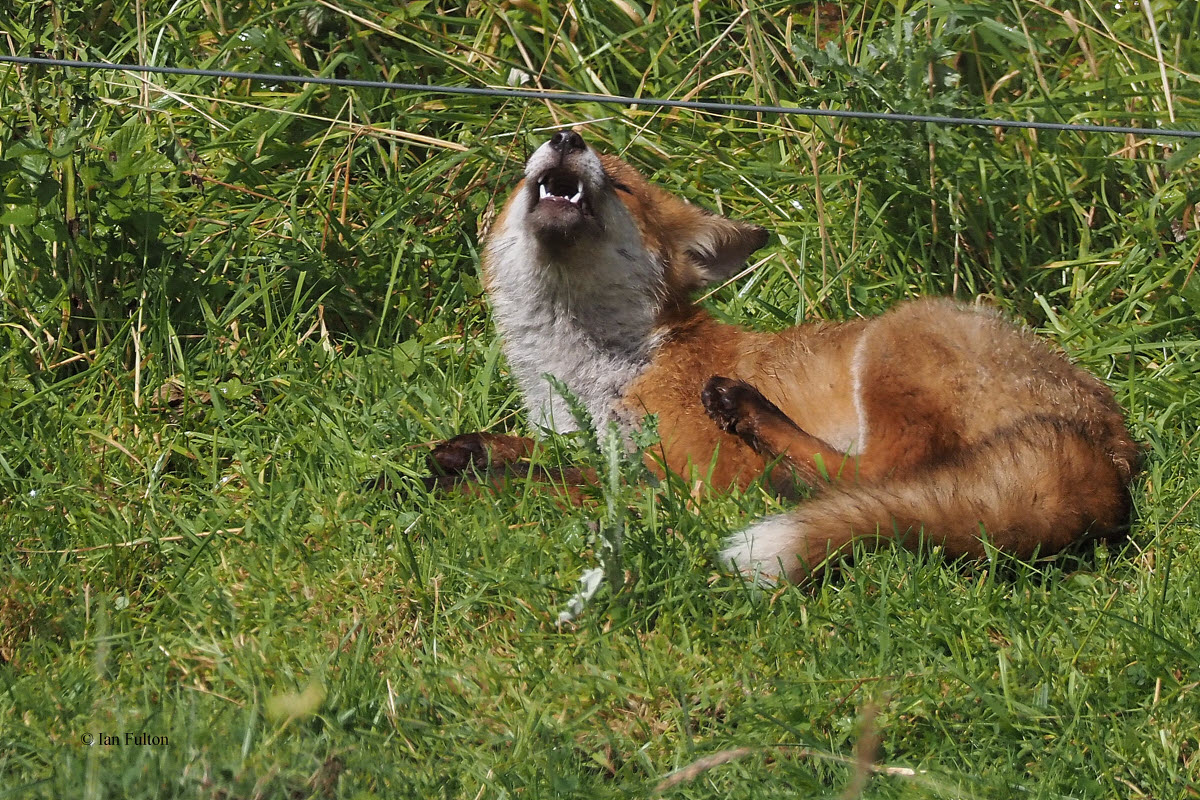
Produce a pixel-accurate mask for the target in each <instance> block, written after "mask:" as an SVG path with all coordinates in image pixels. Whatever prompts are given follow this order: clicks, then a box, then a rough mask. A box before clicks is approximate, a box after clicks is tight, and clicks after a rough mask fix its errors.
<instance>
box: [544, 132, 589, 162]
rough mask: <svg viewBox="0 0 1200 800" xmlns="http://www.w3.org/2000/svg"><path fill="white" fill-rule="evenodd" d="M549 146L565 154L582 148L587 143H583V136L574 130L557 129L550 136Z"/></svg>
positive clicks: (585, 146) (584, 147)
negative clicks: (556, 131) (557, 130)
mask: <svg viewBox="0 0 1200 800" xmlns="http://www.w3.org/2000/svg"><path fill="white" fill-rule="evenodd" d="M550 147H551V149H553V150H557V151H558V152H560V153H562V154H563V155H564V156H565V155H567V154H569V153H577V152H579V151H580V150H584V149H586V148H587V145H586V144H584V143H583V137H582V136H580V135H579V134H578V133H576V132H575V131H559V132H558V133H556V134H554V135H553V136H551V137H550Z"/></svg>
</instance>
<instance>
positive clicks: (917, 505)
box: [720, 418, 1137, 584]
mask: <svg viewBox="0 0 1200 800" xmlns="http://www.w3.org/2000/svg"><path fill="white" fill-rule="evenodd" d="M1114 450H1116V452H1107V451H1106V449H1105V448H1104V446H1103V445H1102V444H1099V443H1097V437H1095V436H1094V435H1089V432H1088V431H1086V430H1084V429H1083V428H1082V426H1080V425H1078V424H1076V423H1074V422H1073V421H1071V420H1064V419H1057V418H1049V419H1045V418H1043V419H1038V420H1034V421H1027V422H1025V423H1024V424H1022V425H1021V426H1019V427H1014V428H1011V429H1006V430H1003V431H1000V432H998V433H997V434H995V435H994V436H992V437H991V438H989V439H988V440H987V441H985V442H984V443H982V444H981V445H977V446H975V447H974V448H972V449H970V450H963V451H960V452H959V453H958V454H957V455H956V456H955V457H954V458H953V459H952V460H949V461H946V462H943V463H940V464H937V465H935V466H930V467H925V468H923V469H920V470H917V471H914V472H911V473H907V474H905V475H903V476H899V477H893V478H883V479H878V480H874V481H861V482H843V483H839V484H834V485H832V486H830V487H828V488H826V489H825V490H823V491H822V492H820V493H819V494H817V495H816V496H815V497H813V498H811V499H809V500H807V501H805V502H804V503H802V504H801V505H800V506H798V507H797V508H795V509H793V510H791V511H788V512H786V513H783V514H778V515H775V516H770V517H766V518H764V519H761V520H759V521H758V522H755V523H754V524H752V525H751V526H750V527H748V528H746V529H745V530H743V531H741V532H739V533H737V534H734V535H733V536H731V537H730V538H729V539H728V540H727V542H726V546H725V549H724V550H723V551H722V553H721V555H720V558H721V560H722V561H723V562H724V563H725V564H727V565H729V566H730V567H732V568H733V569H735V570H740V571H742V572H743V573H745V574H747V575H749V576H750V577H752V578H754V579H755V580H757V581H758V582H760V583H764V584H771V583H774V582H775V581H776V580H777V579H778V578H780V577H781V576H783V577H787V578H788V579H790V580H803V579H804V578H806V577H808V576H809V575H811V574H812V573H813V572H814V571H816V570H818V569H820V568H821V567H822V565H823V564H824V563H825V562H826V561H827V560H828V559H830V557H837V556H839V555H845V554H846V553H847V551H849V550H850V549H851V548H852V546H853V544H854V543H855V542H862V543H864V544H866V545H868V546H870V545H878V544H881V543H883V542H887V541H890V540H895V541H898V542H900V543H901V544H903V545H905V546H909V547H915V546H917V545H918V543H920V542H925V543H927V544H934V545H939V544H940V545H942V546H944V548H945V550H946V553H947V555H950V556H952V557H953V556H960V555H973V556H980V555H983V554H984V541H985V540H987V541H990V542H991V543H992V544H993V546H995V547H996V548H998V549H999V550H1002V551H1005V552H1009V553H1012V554H1014V555H1016V556H1018V557H1020V558H1029V557H1030V556H1032V555H1034V553H1037V552H1040V553H1041V554H1042V555H1048V554H1050V553H1054V552H1057V551H1058V550H1061V549H1062V548H1063V547H1066V546H1067V545H1069V544H1071V543H1072V542H1073V541H1075V540H1077V539H1079V538H1080V537H1081V536H1083V535H1085V534H1088V535H1093V536H1097V537H1104V536H1110V535H1113V534H1116V533H1118V532H1121V531H1124V530H1125V529H1127V527H1128V521H1129V515H1130V508H1131V500H1130V495H1129V489H1128V484H1129V480H1130V478H1131V477H1132V474H1133V472H1134V471H1135V470H1136V468H1137V454H1136V449H1135V448H1134V446H1133V445H1132V444H1129V445H1128V447H1124V446H1121V447H1116V448H1114Z"/></svg>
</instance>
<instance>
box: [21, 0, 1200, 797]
mask: <svg viewBox="0 0 1200 800" xmlns="http://www.w3.org/2000/svg"><path fill="white" fill-rule="evenodd" d="M0 30H2V31H3V38H4V41H5V42H6V44H5V46H4V47H5V50H6V51H7V52H10V53H14V54H44V55H52V56H56V57H62V58H81V59H88V60H101V59H103V60H110V61H117V62H140V63H145V64H156V65H175V66H194V67H207V68H214V69H227V70H247V71H263V72H277V73H297V74H320V75H326V76H337V77H346V78H357V79H378V80H393V81H402V82H415V83H430V84H450V85H456V86H485V85H489V86H505V85H511V86H524V87H545V88H552V89H558V88H562V89H566V88H570V89H574V90H577V91H588V92H607V93H616V94H630V95H641V96H646V97H651V96H657V97H671V98H703V99H709V100H722V101H729V102H740V103H746V102H755V103H770V104H795V105H800V106H825V107H829V108H839V109H842V108H846V109H860V110H873V111H884V110H890V111H906V112H919V113H933V114H947V113H963V114H967V115H972V116H985V117H1004V118H1014V119H1041V120H1050V121H1079V122H1096V123H1114V124H1130V125H1148V126H1158V127H1175V128H1187V129H1193V130H1194V129H1197V126H1198V123H1200V107H1198V100H1197V98H1200V92H1198V91H1197V84H1198V82H1200V4H1198V3H1196V2H1194V0H1185V1H1184V2H1179V3H1168V2H1163V1H1162V0H1149V2H1143V3H1140V4H1139V3H1103V4H1094V3H1091V2H1087V0H1034V2H1028V3H1022V2H980V3H953V2H945V1H944V0H929V2H903V1H901V2H895V3H865V2H849V3H843V4H837V5H835V4H820V3H818V4H801V5H796V4H791V3H768V4H763V5H754V4H725V3H717V2H711V0H701V1H699V2H696V3H684V4H677V5H673V4H669V3H662V4H659V3H653V4H652V3H633V2H627V1H626V0H573V1H572V2H570V3H567V4H557V5H556V4H550V3H544V2H531V1H530V0H519V1H518V0H513V2H510V3H505V4H484V3H480V2H476V1H475V0H472V2H468V3H463V4H458V5H455V4H449V3H432V2H426V1H425V0H419V1H417V2H409V3H406V4H396V3H389V2H384V0H297V1H296V2H292V3H277V4H272V3H266V2H262V3H222V2H220V1H219V0H216V2H212V1H210V0H174V2H172V3H169V4H168V3H165V2H158V1H155V0H144V1H139V0H108V2H104V3H91V2H85V1H84V0H62V1H61V2H46V1H45V0H15V2H12V3H8V4H6V5H5V6H4V7H3V8H2V9H0ZM1160 54H1161V55H1160ZM564 125H580V126H583V128H584V129H585V131H586V134H587V136H588V137H589V139H590V140H591V141H593V142H594V143H596V144H597V145H598V146H601V147H603V148H606V149H608V150H611V151H614V152H619V153H621V154H623V155H624V156H625V157H626V158H627V159H629V160H631V161H632V162H633V163H635V164H636V165H638V166H639V167H640V168H642V169H643V170H645V171H646V172H647V173H649V174H652V175H653V176H654V177H655V179H656V180H658V181H659V182H661V183H663V184H666V185H668V186H670V187H672V188H673V189H674V190H676V191H678V192H680V193H682V194H683V195H685V196H687V197H689V198H690V199H692V200H694V201H696V202H698V203H703V204H706V205H707V206H709V207H712V208H715V209H718V210H720V211H722V212H724V213H727V214H731V215H737V216H742V217H745V218H748V219H752V220H753V221H755V222H758V223H760V224H763V225H765V226H767V227H769V228H771V229H772V230H773V231H774V233H775V235H774V237H773V240H772V243H771V245H770V246H769V247H768V248H767V250H765V251H763V253H764V254H765V255H764V258H763V259H762V260H761V261H760V262H758V263H756V264H755V265H754V268H753V270H752V271H751V272H750V273H749V274H748V275H746V276H744V277H743V278H741V279H739V280H738V281H737V282H735V283H734V284H732V285H730V286H728V287H723V288H721V289H720V290H718V291H715V292H714V293H713V294H712V296H711V297H710V298H709V299H708V300H707V302H708V303H710V304H711V306H712V307H713V308H714V309H715V310H716V312H717V313H719V314H720V315H722V316H723V317H727V318H729V319H733V320H738V321H742V322H746V323H752V324H755V325H761V326H783V325H786V324H790V323H791V322H793V321H794V320H797V319H799V318H801V317H807V318H819V317H828V318H846V317H850V316H853V315H857V314H872V313H876V312H878V311H880V310H882V309H884V308H886V307H887V306H889V305H890V304H891V303H893V302H894V301H896V300H898V299H900V298H903V297H908V296H913V295H917V294H924V293H946V294H953V295H956V296H959V297H962V298H970V297H975V296H977V295H982V296H984V297H985V298H986V299H987V300H988V301H989V302H992V303H994V304H996V305H998V306H999V307H1001V308H1003V309H1005V310H1006V311H1007V312H1008V313H1010V314H1011V315H1012V316H1014V317H1015V318H1017V319H1020V320H1022V321H1024V322H1026V323H1028V324H1030V325H1032V326H1034V327H1036V328H1038V329H1039V330H1041V331H1042V332H1043V333H1045V334H1046V335H1047V336H1048V337H1050V338H1052V339H1054V340H1055V341H1057V342H1058V343H1059V344H1060V345H1061V346H1062V347H1063V348H1064V349H1065V350H1066V351H1067V352H1068V353H1069V354H1070V355H1071V357H1072V358H1074V359H1076V360H1077V361H1078V362H1080V363H1082V364H1084V365H1086V366H1087V367H1088V368H1089V369H1091V370H1092V371H1094V372H1095V373H1097V374H1099V375H1101V376H1102V377H1104V378H1105V379H1106V380H1107V381H1108V382H1109V383H1110V385H1112V386H1113V388H1114V389H1115V390H1116V392H1117V394H1118V396H1119V398H1120V400H1121V402H1122V403H1123V404H1124V406H1125V407H1126V408H1127V409H1128V411H1129V418H1130V421H1131V425H1132V427H1133V428H1134V430H1135V431H1136V434H1137V436H1138V437H1139V438H1140V440H1142V441H1144V442H1145V444H1146V455H1147V468H1146V471H1145V473H1144V475H1143V476H1142V478H1141V479H1140V481H1139V483H1138V484H1137V486H1136V490H1135V497H1136V502H1137V506H1138V521H1137V523H1136V524H1135V526H1134V528H1133V530H1132V533H1131V537H1130V539H1129V541H1128V542H1127V543H1118V544H1109V545H1104V544H1097V545H1088V546H1085V547H1081V548H1079V549H1078V550H1077V551H1075V552H1073V553H1071V554H1068V555H1066V556H1063V557H1060V558H1056V559H1053V560H1044V561H1038V562H1036V563H1033V564H1025V563H1016V562H1012V561H1010V560H1007V559H1005V558H1002V557H1000V556H997V557H995V558H992V559H989V560H987V561H986V562H985V563H972V564H959V563H948V562H947V561H945V560H944V559H942V558H941V557H940V555H939V554H938V553H936V552H934V553H924V554H919V555H914V554H911V553H907V552H893V551H887V552H882V553H877V554H873V555H869V556H864V557H862V558H859V559H857V560H856V561H854V562H853V563H852V564H850V565H847V566H846V567H845V568H844V569H842V570H841V571H840V572H838V573H837V574H831V575H827V576H825V577H824V578H823V579H822V580H821V581H819V582H817V583H816V584H815V585H811V586H806V587H788V588H783V589H780V590H779V591H775V592H771V593H760V592H756V591H753V590H751V589H749V588H748V587H746V586H744V585H743V584H742V583H741V582H740V581H739V580H738V579H737V578H736V577H733V576H730V575H727V574H724V573H722V572H721V571H720V570H719V569H718V568H717V566H716V564H715V562H714V558H713V555H714V553H715V552H716V550H717V548H718V546H719V541H720V539H721V537H722V536H723V535H725V534H726V533H728V532H729V531H731V530H733V529H735V528H736V527H737V526H739V525H740V524H742V522H743V521H744V520H745V519H747V518H748V517H751V516H753V515H758V514H761V513H763V512H764V511H766V510H768V509H769V508H771V507H772V506H773V505H774V501H773V500H771V499H769V498H768V497H766V495H765V493H764V492H762V491H761V490H754V491H750V492H747V493H745V494H742V495H739V496H732V497H719V498H695V497H693V496H692V494H691V492H690V491H689V488H690V487H686V486H680V485H676V484H673V483H668V484H667V485H665V486H662V487H659V488H658V489H657V490H654V491H650V490H648V489H645V488H644V487H640V486H638V485H637V483H636V481H633V480H631V479H629V477H628V473H629V471H630V470H631V469H632V468H631V467H629V466H628V465H625V466H620V465H618V466H617V468H616V469H615V470H614V471H612V472H611V476H610V477H611V478H612V479H611V480H610V481H609V482H608V483H607V484H606V488H605V489H604V491H603V495H604V496H603V497H602V498H601V501H602V502H600V503H598V504H597V505H596V506H595V507H591V508H582V509H568V510H564V509H561V508H559V507H558V506H557V505H556V504H555V502H554V501H553V500H552V499H551V498H549V497H547V496H544V495H539V494H537V493H536V492H529V491H527V490H526V488H525V487H523V486H513V487H510V488H509V489H508V490H506V491H505V492H504V493H503V494H502V495H500V496H499V497H498V498H496V499H494V500H487V501H483V500H480V499H479V498H471V497H466V496H461V495H439V494H431V493H429V492H427V491H426V490H425V489H424V488H423V486H422V484H421V482H420V480H419V478H420V476H421V475H423V474H424V470H425V466H424V453H425V449H426V446H427V444H428V443H430V442H432V441H435V440H438V439H441V438H444V437H448V436H450V435H453V434H455V433H458V432H461V431H467V430H481V429H486V430H494V431H504V430H514V431H520V430H527V428H526V426H525V423H524V421H523V420H522V417H521V415H520V407H519V405H520V404H519V399H518V397H517V396H516V394H515V390H514V386H513V385H512V383H511V382H510V380H509V379H508V376H507V372H506V368H505V365H504V361H503V359H502V358H501V357H500V354H499V349H498V346H497V343H496V341H495V337H494V332H493V330H492V329H491V327H490V324H489V321H488V315H487V308H486V304H485V301H484V298H483V296H482V290H481V286H480V281H479V278H478V273H477V267H476V255H477V249H478V241H479V237H480V234H481V232H482V230H483V229H484V228H486V225H487V222H488V220H489V218H490V217H491V215H492V214H493V213H494V211H495V209H496V208H497V207H498V205H499V203H500V202H502V199H503V197H504V195H505V193H506V192H507V191H508V189H509V187H510V186H511V185H512V183H513V181H514V178H515V176H516V175H517V174H518V172H519V165H520V164H521V163H522V161H523V160H524V157H525V155H526V154H527V153H528V152H529V150H530V148H531V147H533V146H535V145H536V144H537V143H538V142H539V141H541V140H542V139H544V138H545V137H546V136H547V135H548V134H547V132H548V131H550V130H553V129H554V128H556V127H557V126H564ZM1193 142H1194V140H1193ZM1198 155H1200V144H1196V143H1191V144H1189V143H1188V142H1187V141H1186V140H1179V139H1171V138H1167V137H1156V136H1116V135H1080V134H1076V133H1056V134H1048V133H1033V132H1027V131H1013V130H998V129H991V128H966V127H947V126H940V125H913V124H896V123H885V122H864V121H854V120H844V119H838V120H833V119H820V118H812V117H798V116H786V117H785V116H777V115H768V114H762V115H757V116H756V115H745V114H715V113H695V112H690V111H680V110H668V109H660V108H655V107H653V106H649V105H647V106H639V107H636V108H622V107H616V106H607V105H600V104H587V103H574V104H569V103H563V104H555V103H545V102H540V103H539V102H530V101H524V100H513V99H507V100H505V99H491V98H480V97H464V96H448V95H441V94H437V93H434V92H428V93H413V92H399V91H382V90H376V89H365V88H346V87H330V86H300V85H295V84H287V83H282V82H281V83H279V84H275V85H269V84H264V83H260V82H251V81H245V80H233V79H214V78H204V77H186V76H173V77H162V76H150V75H144V76H136V75H131V74H121V73H116V72H108V71H87V70H82V69H62V68H44V67H37V68H33V67H14V66H11V65H0V181H2V183H0V292H2V294H0V341H3V342H4V344H5V347H4V348H3V349H0V407H2V411H0V530H2V532H3V538H2V540H0V541H2V542H3V543H2V544H0V565H2V566H0V797H21V798H25V797H46V798H58V797H85V798H102V797H108V798H143V797H145V798H148V797H189V798H191V797H205V798H214V799H217V798H219V799H220V800H235V799H236V800H242V799H243V798H245V799H247V800H248V799H249V798H304V797H314V798H326V797H347V798H350V797H385V798H391V797H422V798H424V797H467V798H488V797H496V798H499V797H527V798H529V797H558V796H588V797H626V796H648V795H651V794H653V793H654V792H655V791H659V792H661V794H662V795H663V796H669V797H696V798H699V797H722V798H723V797H743V798H751V797H772V798H773V797H778V796H779V795H780V794H781V793H790V794H795V795H797V796H803V797H818V796H829V797H857V796H863V797H981V798H982V797H988V798H991V797H1031V798H1042V797H1046V798H1051V797H1054V798H1057V797H1072V798H1082V797H1154V798H1186V797H1197V796H1200V755H1198V752H1200V591H1198V590H1197V587H1198V586H1200V515H1198V513H1197V509H1198V508H1200V503H1198V502H1196V498H1197V494H1198V492H1200V480H1198V479H1197V475H1198V474H1200V449H1198V443H1197V431H1198V425H1200V380H1198V379H1197V374H1196V373H1197V366H1196V364H1197V351H1198V350H1200V347H1198V343H1200V324H1198V321H1197V311H1198V309H1200V275H1197V274H1196V271H1197V269H1196V268H1197V264H1198V263H1200V221H1198V220H1200V218H1198V217H1197V215H1196V202H1197V200H1198V199H1200V181H1198V180H1197V174H1198V170H1197V166H1198V161H1197V156H1198ZM552 445H553V446H554V447H559V446H561V447H574V446H576V445H574V444H572V443H569V442H553V443H552ZM548 458H552V456H548ZM593 458H596V461H597V462H599V461H600V459H599V458H597V457H594V456H593ZM379 475H385V476H387V477H388V478H389V479H390V481H391V482H392V484H393V485H394V486H395V487H396V488H397V491H396V492H395V493H392V492H380V491H371V490H368V489H365V488H364V487H363V483H364V481H371V480H372V479H374V478H375V477H376V476H379ZM598 531H599V533H598ZM614 532H620V533H621V534H622V535H623V540H622V545H623V547H622V550H621V561H620V563H619V564H617V566H618V567H619V569H611V570H610V571H611V573H612V575H613V576H614V577H617V578H623V579H624V580H623V582H620V585H619V586H618V585H616V583H609V584H608V585H606V587H604V588H602V589H601V590H600V592H599V593H598V594H597V595H596V597H594V598H593V599H592V601H591V603H590V604H589V605H588V606H587V607H586V608H585V609H584V610H583V612H582V613H581V614H580V615H579V616H578V618H577V619H576V620H575V621H574V622H573V623H571V624H568V625H564V626H562V627H560V626H558V625H557V624H556V620H557V618H558V614H559V612H561V611H562V610H563V609H564V608H565V607H566V605H567V603H568V600H569V598H570V597H571V596H572V594H573V593H574V592H575V591H576V590H577V579H578V578H579V577H580V576H581V575H582V574H583V573H584V572H585V571H586V570H588V569H591V568H593V567H595V566H596V564H597V562H598V558H599V554H600V552H601V549H602V541H601V540H603V539H605V538H606V537H607V538H609V539H611V538H613V537H612V534H613V533H614ZM602 534H604V535H602ZM613 563H614V562H611V560H610V564H609V566H610V568H611V567H612V566H613ZM127 735H128V738H127ZM139 736H141V737H144V738H142V739H138V738H136V737H139ZM106 737H108V738H106ZM112 737H115V738H112ZM87 741H91V742H92V746H87V744H86V743H87ZM139 742H140V743H139Z"/></svg>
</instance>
